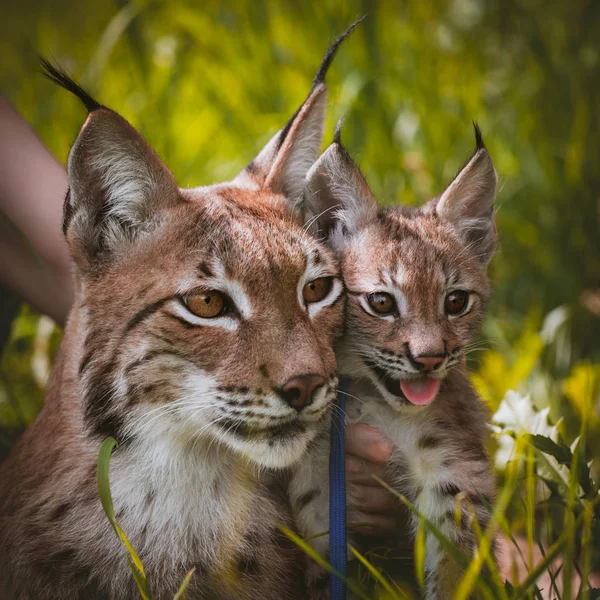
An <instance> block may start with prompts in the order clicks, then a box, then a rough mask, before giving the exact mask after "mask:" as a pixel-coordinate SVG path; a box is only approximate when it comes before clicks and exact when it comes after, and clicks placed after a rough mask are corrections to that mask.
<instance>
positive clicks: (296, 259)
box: [47, 42, 343, 467]
mask: <svg viewBox="0 0 600 600" xmlns="http://www.w3.org/2000/svg"><path fill="white" fill-rule="evenodd" d="M336 43H338V42H336ZM334 50H335V49H334ZM328 57H329V58H328V59H327V60H329V61H330V59H331V58H332V55H331V54H328ZM327 64H328V63H327ZM47 68H48V67H47ZM49 70H50V76H51V77H52V78H53V79H55V80H58V81H59V83H61V84H62V85H63V86H65V87H67V88H68V89H70V90H71V91H74V92H75V93H76V94H77V95H79V96H80V98H82V99H83V100H84V102H85V103H86V105H87V106H88V108H89V109H90V114H89V116H88V120H87V121H86V123H85V125H84V126H83V128H82V130H81V132H80V134H79V136H78V137H77V139H76V141H75V143H74V145H73V148H72V149H71V152H70V155H69V164H68V174H69V184H70V190H69V193H68V195H67V199H66V201H65V220H64V231H65V235H66V238H67V241H68V243H69V247H70V251H71V254H72V256H73V260H74V263H75V273H76V279H77V293H76V301H75V308H74V311H73V313H72V315H71V318H70V320H71V323H70V326H72V327H75V328H76V330H77V332H78V334H77V337H78V340H79V341H78V344H79V347H78V349H77V350H78V353H79V356H80V360H79V363H78V365H77V369H78V372H77V375H76V378H77V380H78V383H79V387H80V391H81V396H82V405H83V411H84V420H85V425H86V426H87V427H88V429H89V430H90V431H91V432H92V433H93V434H97V435H98V436H102V437H105V436H107V435H113V436H115V437H116V438H117V439H118V440H120V441H121V440H122V441H126V440H131V439H134V438H136V437H138V436H139V437H144V438H151V439H153V440H155V441H156V443H157V444H158V445H160V447H162V448H165V449H167V448H173V447H178V448H180V449H182V450H184V451H193V449H194V447H195V445H196V444H197V443H198V441H199V440H202V439H204V440H207V441H208V442H209V443H213V442H216V443H217V444H224V445H225V446H227V447H229V448H230V449H232V450H234V451H235V452H237V453H238V454H240V455H242V456H244V457H246V458H247V459H250V460H251V461H253V462H254V463H256V464H258V465H260V466H266V467H285V466H288V465H290V464H292V463H293V462H295V461H297V460H298V459H299V458H300V456H301V455H302V454H303V452H304V451H305V449H306V447H307V445H308V443H309V442H310V441H311V440H312V439H313V438H314V436H315V435H316V432H317V430H318V428H319V424H320V423H321V422H322V421H323V419H324V418H325V416H326V414H327V411H328V408H329V405H330V402H331V401H332V399H333V398H334V396H335V388H336V383H337V379H336V376H335V369H336V362H335V355H334V352H333V349H332V348H333V343H334V340H335V339H336V337H337V335H338V333H339V332H340V331H341V321H342V312H343V285H342V280H341V277H340V274H339V266H338V260H337V258H336V256H335V255H334V254H333V253H332V252H331V250H329V249H328V248H327V247H325V246H324V245H323V244H320V243H318V242H317V241H315V240H314V239H313V238H311V237H310V236H309V235H308V234H307V233H306V231H305V230H304V228H303V227H302V226H301V224H300V223H299V222H298V220H297V215H295V214H294V212H293V210H292V207H293V206H294V202H295V201H297V200H298V198H300V197H301V196H302V190H303V186H304V178H305V175H306V172H307V171H308V169H309V167H310V165H311V164H312V163H313V162H314V161H315V160H316V158H317V156H318V151H319V146H320V141H321V138H322V132H323V121H324V110H325V105H326V88H325V85H324V84H323V83H322V82H321V81H319V80H318V79H317V80H316V81H315V84H314V85H313V89H312V90H311V93H310V94H309V96H308V98H307V100H306V101H305V102H304V103H303V105H302V106H301V107H300V109H299V110H298V111H297V113H296V114H295V115H294V117H293V118H292V119H291V121H290V122H289V123H288V124H287V125H286V127H285V128H284V129H282V130H281V131H280V132H279V133H278V134H277V135H275V137H274V138H273V139H272V140H271V141H270V142H269V143H268V144H267V146H266V147H265V148H264V149H263V150H262V152H261V153H260V154H259V155H258V156H257V158H256V159H255V160H254V161H252V163H250V165H248V167H247V168H246V169H245V170H244V171H243V172H242V173H240V175H238V177H236V178H235V179H234V180H233V181H232V182H230V183H226V184H218V185H212V186H208V187H203V188H196V189H189V190H182V189H179V188H178V187H177V185H176V184H175V181H174V179H173V176H172V175H171V173H170V172H169V171H168V169H167V167H166V166H165V165H164V164H163V163H162V161H161V160H160V159H159V158H158V157H157V156H156V154H155V153H154V152H153V151H152V150H151V148H150V147H149V146H148V145H147V143H146V142H145V140H144V139H143V138H142V136H141V135H140V134H139V133H138V132H137V131H135V129H134V128H133V127H131V126H130V125H129V124H128V123H127V122H126V121H125V120H124V119H123V118H122V117H120V116H119V115H118V114H117V113H115V112H114V111H112V110H109V109H106V108H105V107H102V106H101V105H99V104H98V103H96V102H95V101H94V100H93V99H91V98H90V97H89V96H87V95H86V94H85V92H83V91H82V90H81V89H80V88H78V86H77V85H76V84H75V83H74V82H72V81H71V80H69V79H68V78H66V76H65V75H64V74H63V73H60V72H58V71H56V70H52V69H51V68H49ZM320 74H321V76H323V75H324V72H323V73H321V71H320Z"/></svg>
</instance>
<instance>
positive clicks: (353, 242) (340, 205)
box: [307, 130, 496, 410]
mask: <svg viewBox="0 0 600 600" xmlns="http://www.w3.org/2000/svg"><path fill="white" fill-rule="evenodd" d="M476 134H477V150H476V152H475V154H474V155H473V157H472V158H471V159H470V161H469V162H468V163H467V165H466V166H465V167H464V168H463V169H462V170H461V172H460V173H459V174H458V175H457V177H456V178H455V179H454V181H453V182H452V183H451V184H450V186H449V187H448V188H447V189H446V191H445V192H444V193H443V194H441V195H440V196H439V197H438V198H435V199H434V200H432V201H431V202H429V203H428V204H426V205H425V206H424V207H422V208H412V207H394V208H389V209H385V210H378V209H377V205H376V202H375V200H374V198H373V196H372V194H371V192H370V190H369V188H368V186H367V184H366V182H365V181H364V179H363V177H362V175H361V174H360V172H359V171H358V169H357V168H356V166H355V165H354V163H353V162H352V160H351V159H350V157H349V156H348V154H347V153H346V152H345V150H344V149H343V148H342V147H341V145H340V144H339V143H334V144H333V145H332V146H331V147H330V148H329V149H328V150H327V151H326V153H325V154H324V155H323V157H322V158H321V159H320V160H319V162H318V163H317V164H316V165H315V166H314V168H313V169H312V170H311V184H310V185H309V191H308V193H307V194H308V195H309V196H308V197H310V198H311V199H312V202H313V206H312V208H311V211H312V212H314V213H315V214H319V212H321V211H323V210H325V209H326V208H327V207H335V206H337V208H335V209H334V210H333V211H332V212H334V213H335V214H334V216H333V218H331V217H329V220H328V221H324V220H321V223H320V231H321V234H323V233H325V234H326V235H327V236H328V237H329V239H330V243H331V245H332V246H334V247H335V248H337V249H338V252H339V254H340V256H341V261H342V273H343V276H344V280H345V283H346V288H347V316H346V323H347V324H346V333H345V336H344V341H343V344H342V352H341V355H342V356H343V360H344V362H345V364H343V365H341V368H342V370H344V371H349V372H350V373H355V374H360V375H361V376H363V377H366V378H368V379H369V380H370V381H371V382H372V383H373V384H374V385H375V386H376V388H377V389H378V391H379V392H380V394H381V395H382V396H383V398H384V399H385V400H386V401H387V402H388V403H389V404H390V405H391V406H392V407H393V408H394V409H396V410H407V409H408V410H415V409H416V407H422V406H425V405H428V404H429V403H431V402H433V401H434V400H435V398H436V396H437V394H438V391H439V389H440V386H441V385H442V382H443V380H444V379H445V378H446V377H447V376H448V375H449V373H451V372H452V370H453V369H454V368H456V367H458V366H462V365H464V362H465V355H466V351H467V349H468V345H469V343H470V342H472V340H473V337H474V335H475V334H476V333H477V331H478V328H479V325H480V323H481V319H482V317H483V312H484V307H485V302H486V299H487V297H488V295H489V282H488V279H487V274H486V270H487V264H488V262H489V260H490V258H491V256H492V254H493V250H494V248H495V244H496V232H495V225H494V219H493V205H494V198H495V189H496V173H495V171H494V167H493V165H492V161H491V159H490V157H489V154H488V153H487V150H486V149H485V146H484V145H483V142H482V141H481V136H480V134H479V130H476ZM340 179H343V180H344V181H345V182H346V183H345V185H343V186H341V185H340V184H339V183H337V184H336V183H335V181H336V180H337V181H338V182H339V180H340ZM330 212H331V211H330Z"/></svg>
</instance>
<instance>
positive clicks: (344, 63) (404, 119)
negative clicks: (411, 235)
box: [0, 0, 600, 455]
mask: <svg viewBox="0 0 600 600" xmlns="http://www.w3.org/2000/svg"><path fill="white" fill-rule="evenodd" d="M364 13H367V14H368V18H367V20H366V21H365V22H364V23H363V24H362V25H361V26H360V28H359V29H358V30H357V31H356V32H355V34H354V35H353V37H352V38H351V39H350V40H349V41H348V42H346V44H345V45H344V46H343V47H342V49H341V51H340V53H339V56H338V57H337V59H336V61H335V62H334V65H333V68H332V69H331V72H330V74H329V76H328V83H329V84H330V96H329V98H330V109H329V114H328V129H327V133H326V136H327V138H330V137H331V135H332V131H333V127H334V124H335V122H336V121H337V119H338V118H339V117H340V116H342V115H345V116H346V121H345V125H344V131H343V137H344V140H345V144H346V146H347V147H348V149H349V150H350V152H351V154H352V155H353V156H354V158H355V159H356V161H357V162H358V163H359V165H360V166H361V168H362V170H363V171H364V173H365V175H366V177H367V179H368V181H369V183H370V185H371V187H372V189H373V191H374V192H375V194H376V196H377V197H378V198H379V200H380V201H381V202H382V203H385V204H391V203H420V202H424V201H426V200H428V199H429V198H430V197H432V196H434V195H435V194H437V193H439V192H440V191H441V190H442V189H443V188H444V186H445V185H446V184H447V183H448V182H449V180H450V179H451V178H452V177H453V175H454V174H455V173H456V171H457V170H458V168H459V167H460V166H461V164H462V163H463V162H464V161H465V160H466V159H467V158H468V156H469V154H470V152H471V151H472V149H473V146H474V139H473V133H472V126H471V121H473V120H476V121H477V122H478V123H479V124H480V126H481V128H482V130H483V133H484V137H485V140H486V143H487V145H488V147H489V150H490V152H491V154H492V157H493V159H494V162H495V164H496V168H497V170H498V173H499V177H500V192H499V196H498V202H497V221H498V229H499V232H500V239H501V244H500V249H499V252H498V254H497V256H496V257H495V258H494V260H493V262H492V267H491V275H492V279H493V282H494V288H495V294H494V299H493V302H492V304H491V306H490V310H489V316H488V319H487V321H486V324H485V328H484V335H483V339H482V342H481V344H480V348H479V349H478V350H477V351H476V352H474V353H473V355H472V365H471V366H472V368H473V372H474V379H475V381H476V383H477V386H478V388H479V390H480V391H481V393H482V395H483V396H484V398H485V399H486V400H487V401H488V402H490V404H491V406H492V408H494V409H495V408H497V406H498V405H499V403H500V401H501V399H502V398H503V397H504V395H505V392H506V391H507V390H509V389H515V390H517V392H519V393H520V394H521V395H523V396H526V397H527V398H528V402H530V403H532V404H533V406H534V407H536V408H537V409H541V408H544V407H549V408H550V411H549V419H550V422H551V423H557V422H560V423H561V428H562V429H561V435H562V436H564V440H565V441H567V442H569V443H570V442H571V441H572V440H573V439H574V436H575V435H576V434H577V432H578V431H579V419H580V417H581V415H582V412H583V411H585V410H588V409H589V408H591V416H590V426H591V427H592V429H593V430H594V431H598V417H597V415H598V406H599V405H598V379H599V366H598V365H599V354H600V344H599V342H598V340H599V339H600V326H599V318H598V317H599V315H600V289H599V288H600V261H599V258H600V252H599V249H600V248H599V246H600V235H599V218H600V170H599V166H600V142H599V140H600V126H599V125H600V47H599V42H598V40H600V3H599V2H597V1H592V0H589V1H586V0H555V1H553V2H545V1H543V0H451V1H442V0H420V1H410V2H408V1H404V2H385V1H381V2H365V1H363V2H359V1H356V2H350V1H347V2H339V1H334V0H325V1H321V2H311V3H308V2H305V3H302V2H292V1H288V2H275V1H273V2H265V1H260V0H252V1H250V0H236V1H233V0H231V1H229V2H228V1H221V2H216V1H212V2H211V1H207V2H202V3H200V2H192V1H191V0H187V1H186V0H171V1H169V2H166V1H163V2H143V1H139V2H123V1H122V0H117V1H114V2H109V1H97V2H80V3H76V2H66V1H61V0H50V1H45V2H39V1H34V0H18V1H17V0H4V2H3V6H2V18H1V19H0V55H1V56H2V60H1V62H0V88H1V89H2V90H3V91H4V93H5V94H6V95H7V96H8V97H9V98H10V99H11V100H12V101H13V102H14V104H15V105H16V106H17V108H18V109H19V110H20V111H21V112H22V114H23V115H25V117H26V118H27V119H28V120H29V121H30V122H31V124H32V125H33V127H34V128H35V129H36V131H37V132H39V134H40V136H41V137H42V138H43V140H44V141H45V142H46V144H47V145H48V146H49V147H50V148H51V149H52V151H53V152H54V153H55V154H56V155H57V156H58V157H59V158H60V160H62V161H65V160H66V157H67V152H68V149H69V145H70V143H71V142H72V141H73V139H74V138H75V135H76V134H77V131H78V129H79V127H80V126H81V124H82V122H83V120H84V118H85V113H84V110H83V109H82V107H81V106H80V105H79V103H78V102H77V100H75V99H74V98H73V97H71V96H70V95H69V94H68V93H66V92H65V91H64V90H61V89H58V88H57V87H56V86H54V85H53V84H51V83H50V82H48V81H46V80H45V79H44V77H42V76H41V74H40V69H39V64H38V54H41V55H43V56H46V57H50V58H52V59H54V60H55V61H57V62H58V63H59V64H60V65H62V66H63V67H64V68H65V69H66V70H67V71H68V72H70V73H71V74H72V75H73V76H74V77H75V78H76V79H78V80H79V81H80V82H82V84H83V85H84V86H85V87H87V88H88V89H89V90H90V91H91V92H92V94H93V95H95V96H97V97H98V99H99V100H100V101H101V102H102V103H104V104H106V105H108V106H110V107H112V108H114V109H116V110H117V111H119V112H121V113H122V114H123V115H124V116H125V117H126V118H127V119H129V120H130V121H131V122H132V123H133V124H134V125H135V126H136V127H137V128H139V129H140V130H141V131H142V132H143V134H144V135H145V136H146V137H147V139H148V140H149V142H150V143H151V145H152V146H153V147H154V148H155V149H156V150H157V151H158V153H159V155H160V156H161V157H162V158H163V159H164V160H165V161H166V163H167V164H168V165H169V166H170V167H171V169H172V170H173V172H174V173H175V175H176V177H177V179H178V181H179V183H180V185H182V186H195V185H202V184H208V183H211V182H215V181H220V180H224V179H227V178H229V177H231V176H233V175H234V174H236V173H237V172H238V171H239V170H240V169H241V168H242V167H243V166H244V165H245V164H246V163H248V161H249V160H250V159H251V158H252V157H253V156H254V155H255V153H256V152H257V151H258V149H259V148H260V147H261V146H262V145H263V144H264V143H265V142H266V141H267V140H268V138H269V137H270V136H271V135H272V134H273V133H274V132H275V131H276V130H277V129H278V128H279V127H281V126H282V125H283V124H284V123H285V121H286V120H287V119H288V118H289V116H290V115H291V114H292V113H293V111H294V110H295V109H296V107H297V106H298V105H299V103H300V102H301V101H302V100H303V98H304V97H305V95H306V93H307V90H308V89H309V86H310V82H311V80H312V77H313V75H314V73H315V70H316V68H317V66H318V64H319V62H320V60H321V58H322V55H323V53H324V51H325V49H326V48H327V46H328V44H329V43H330V42H331V41H332V39H333V38H334V37H335V36H337V35H338V34H339V33H341V32H342V31H343V30H344V29H345V28H346V26H347V25H348V24H349V23H350V22H351V21H352V20H354V19H355V18H356V17H357V16H360V15H362V14H364ZM41 293H43V292H41ZM16 310H17V309H16V302H15V301H14V299H11V298H10V297H9V295H8V294H6V293H4V292H3V297H2V317H0V321H1V323H0V337H3V339H4V340H8V342H7V343H6V345H5V350H4V353H3V360H2V369H1V372H0V375H1V384H0V423H1V424H2V432H3V437H2V444H3V445H4V447H5V448H6V447H8V445H10V443H11V440H12V439H13V438H14V435H15V434H16V433H17V432H18V431H19V430H20V429H22V428H23V427H24V426H25V425H26V424H27V423H29V422H30V421H31V420H32V419H33V418H34V416H35V414H36V412H37V410H38V408H39V406H40V404H41V402H42V397H43V386H44V383H45V378H46V376H47V371H48V368H49V366H50V364H51V360H52V357H53V354H54V352H55V349H56V346H57V344H58V341H59V339H60V331H59V330H58V329H56V328H53V327H52V325H51V324H49V323H48V321H47V320H44V319H43V320H41V321H40V320H39V318H38V316H37V315H35V314H34V313H33V312H32V311H30V310H29V309H28V308H27V307H21V308H20V309H19V312H18V316H17V317H16V319H14V320H13V319H12V316H13V315H14V314H15V311H16ZM584 397H585V398H588V399H591V400H590V401H591V404H590V403H589V402H588V400H587V399H586V400H584ZM586 407H588V408H586ZM598 437H599V436H596V438H598ZM590 439H592V442H591V444H590V449H589V452H590V453H591V454H593V455H597V454H598V453H599V452H600V444H599V443H598V442H594V441H593V436H590Z"/></svg>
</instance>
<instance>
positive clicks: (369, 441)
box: [346, 423, 403, 535]
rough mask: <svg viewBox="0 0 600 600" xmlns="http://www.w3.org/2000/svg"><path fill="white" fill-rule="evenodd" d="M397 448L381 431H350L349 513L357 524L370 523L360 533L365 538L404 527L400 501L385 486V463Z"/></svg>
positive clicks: (362, 426) (349, 428)
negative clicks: (380, 483)
mask: <svg viewBox="0 0 600 600" xmlns="http://www.w3.org/2000/svg"><path fill="white" fill-rule="evenodd" d="M393 450H394V445H393V444H392V442H390V440H388V439H387V438H386V437H385V436H384V435H383V433H381V432H380V431H378V430H377V429H375V428H373V427H370V426H369V425H365V424H363V423H356V424H354V425H348V426H347V427H346V485H347V491H348V499H347V502H348V509H349V511H350V514H351V515H352V521H354V522H355V523H368V524H369V525H364V526H361V527H359V528H356V529H358V531H359V532H360V533H362V534H364V535H386V534H389V533H393V532H394V531H396V530H397V529H398V528H399V526H400V520H401V515H402V512H403V511H402V508H401V504H400V502H399V500H398V499H397V498H396V497H395V496H394V495H393V494H392V493H391V492H389V491H388V490H386V489H385V488H384V487H382V486H381V485H378V484H377V482H376V481H375V479H373V475H376V476H377V477H379V478H380V479H382V480H383V481H386V479H387V476H386V473H385V470H384V468H383V463H384V462H385V460H386V459H387V458H389V457H390V455H391V454H392V452H393Z"/></svg>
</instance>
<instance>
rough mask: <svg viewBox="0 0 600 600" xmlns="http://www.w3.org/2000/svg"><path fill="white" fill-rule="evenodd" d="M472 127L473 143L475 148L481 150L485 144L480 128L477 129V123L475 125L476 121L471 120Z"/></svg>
mask: <svg viewBox="0 0 600 600" xmlns="http://www.w3.org/2000/svg"><path fill="white" fill-rule="evenodd" d="M473 129H475V144H476V145H477V150H481V149H482V148H485V144H484V143H483V136H482V135H481V129H479V125H477V122H476V121H473Z"/></svg>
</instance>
